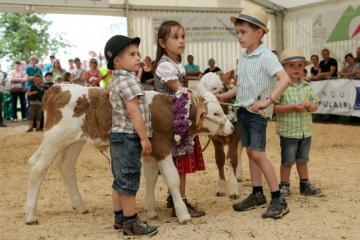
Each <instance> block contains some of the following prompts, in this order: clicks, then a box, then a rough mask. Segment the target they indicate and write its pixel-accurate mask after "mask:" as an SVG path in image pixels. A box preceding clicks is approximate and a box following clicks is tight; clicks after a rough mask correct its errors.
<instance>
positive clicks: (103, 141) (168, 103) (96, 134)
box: [25, 84, 233, 224]
mask: <svg viewBox="0 0 360 240" xmlns="http://www.w3.org/2000/svg"><path fill="white" fill-rule="evenodd" d="M145 105H146V106H147V107H148V109H149V110H150V112H151V121H152V129H153V135H152V139H151V144H152V149H153V152H152V155H151V157H148V158H146V159H143V166H144V168H143V170H144V175H145V180H146V196H145V209H146V210H147V212H148V215H149V217H155V216H156V215H157V214H156V212H155V206H154V205H155V200H154V198H155V197H154V191H155V184H156V180H157V177H158V170H160V172H161V174H162V176H163V177H164V178H165V181H166V184H167V186H168V188H169V189H170V191H171V194H172V196H173V200H174V205H175V209H176V215H177V216H178V220H179V222H180V223H183V222H185V221H188V220H190V219H191V217H190V215H189V213H188V211H187V208H186V206H185V204H184V202H183V201H182V199H181V196H180V191H179V175H178V171H177V169H176V167H175V166H174V163H173V160H172V157H171V146H172V143H173V137H174V134H173V133H172V123H173V114H172V112H171V107H172V98H171V97H170V96H168V95H164V94H159V93H157V92H154V91H146V92H145ZM43 106H44V111H45V114H46V118H45V128H46V131H45V133H44V138H43V141H42V143H41V144H40V146H39V147H38V149H37V150H36V152H35V153H34V154H33V155H32V157H31V158H30V160H29V167H30V173H29V182H28V193H27V200H26V207H25V208H26V209H25V211H26V223H27V224H37V216H36V208H37V201H38V195H39V191H40V186H41V183H42V181H43V179H44V177H45V175H46V172H47V170H48V168H49V166H50V165H51V164H52V163H53V162H54V161H55V160H56V161H57V162H58V163H59V167H60V172H61V175H62V177H63V179H64V183H65V185H66V188H67V190H68V192H69V194H70V198H71V202H72V206H73V208H74V209H76V210H77V211H78V212H79V213H87V212H88V210H87V208H86V206H85V204H84V202H83V200H82V198H81V196H80V193H79V189H78V186H77V182H76V173H75V162H76V160H77V158H78V156H79V154H80V151H81V149H82V147H83V145H84V143H85V142H90V143H93V144H94V145H95V146H96V147H97V148H99V149H104V148H106V147H108V145H109V143H108V133H109V131H110V129H111V105H110V102H109V95H108V93H107V91H105V90H102V89H100V88H87V87H82V86H80V85H73V84H60V85H55V86H53V87H52V88H50V89H49V90H48V91H47V92H46V93H45V95H44V99H43ZM190 119H191V121H192V133H193V134H200V133H206V134H209V135H214V134H224V135H229V134H231V133H232V131H233V125H232V124H231V123H230V122H229V120H228V119H227V117H226V115H225V114H224V112H223V110H222V108H221V106H220V104H219V102H218V101H217V99H216V97H215V96H214V95H212V94H210V93H205V94H203V95H202V96H201V97H194V98H192V104H191V108H190Z"/></svg>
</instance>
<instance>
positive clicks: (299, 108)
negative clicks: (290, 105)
mask: <svg viewBox="0 0 360 240" xmlns="http://www.w3.org/2000/svg"><path fill="white" fill-rule="evenodd" d="M294 110H295V112H303V111H305V104H304V103H299V104H294Z"/></svg>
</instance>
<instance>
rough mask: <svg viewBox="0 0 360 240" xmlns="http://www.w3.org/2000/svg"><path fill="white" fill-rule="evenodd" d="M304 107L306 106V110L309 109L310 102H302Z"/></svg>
mask: <svg viewBox="0 0 360 240" xmlns="http://www.w3.org/2000/svg"><path fill="white" fill-rule="evenodd" d="M304 107H305V108H306V110H309V109H310V108H311V103H309V102H304Z"/></svg>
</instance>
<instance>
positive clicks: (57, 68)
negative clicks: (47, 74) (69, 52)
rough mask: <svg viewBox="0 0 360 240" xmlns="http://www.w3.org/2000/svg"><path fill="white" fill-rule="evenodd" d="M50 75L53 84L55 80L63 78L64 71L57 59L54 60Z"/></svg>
mask: <svg viewBox="0 0 360 240" xmlns="http://www.w3.org/2000/svg"><path fill="white" fill-rule="evenodd" d="M51 72H52V75H53V82H55V83H57V82H56V79H58V78H59V76H60V77H61V78H63V77H64V74H65V70H64V69H63V68H62V67H61V63H60V60H59V59H55V60H54V62H53V66H52V71H51Z"/></svg>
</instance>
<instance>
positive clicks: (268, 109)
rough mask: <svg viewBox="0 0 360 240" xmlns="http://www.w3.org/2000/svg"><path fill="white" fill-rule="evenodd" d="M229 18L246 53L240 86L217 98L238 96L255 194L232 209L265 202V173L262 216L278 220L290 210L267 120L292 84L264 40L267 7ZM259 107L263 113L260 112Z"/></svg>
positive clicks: (240, 121)
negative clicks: (269, 148) (269, 147)
mask: <svg viewBox="0 0 360 240" xmlns="http://www.w3.org/2000/svg"><path fill="white" fill-rule="evenodd" d="M230 20H231V21H232V22H233V23H234V25H235V31H236V33H237V38H238V41H239V43H240V45H241V46H242V47H243V48H246V52H245V53H244V54H242V55H241V57H240V61H239V64H238V68H237V75H238V80H237V87H236V88H235V89H233V90H231V91H228V92H226V93H224V94H220V95H218V98H219V99H220V100H226V99H228V98H230V97H233V96H235V95H236V104H237V105H238V106H240V108H239V110H238V112H237V116H238V126H239V130H240V137H241V142H242V144H243V146H245V147H246V151H247V155H248V157H249V168H250V176H251V181H252V185H253V191H252V193H251V194H250V195H249V196H248V197H247V198H246V199H244V200H243V201H241V202H239V203H236V204H234V205H233V208H234V210H235V211H239V212H241V211H246V210H250V209H253V208H256V207H259V206H262V205H265V204H266V202H267V201H266V198H265V195H264V194H263V187H262V174H264V176H265V178H266V180H267V183H268V185H269V188H270V190H271V202H270V205H269V207H268V209H267V211H266V212H265V213H264V214H263V215H262V217H263V218H273V219H279V218H281V217H282V216H283V215H285V214H287V213H288V212H289V210H288V208H287V203H286V200H285V199H284V198H283V197H281V194H280V191H279V185H278V182H277V180H276V174H275V170H274V168H273V166H272V165H271V162H270V161H269V159H268V158H267V156H266V154H265V146H266V127H267V121H268V119H270V118H271V117H272V112H273V103H274V101H275V100H276V99H277V98H278V97H280V96H281V94H282V93H283V92H284V90H285V89H286V88H287V86H288V85H289V84H290V79H289V76H288V75H287V73H286V72H285V71H284V69H283V67H282V65H281V64H280V62H279V61H278V59H277V57H276V56H275V55H274V54H273V53H272V52H271V51H270V50H269V49H268V48H266V47H265V45H264V43H262V41H261V39H262V38H263V36H264V35H265V34H266V33H267V32H269V29H268V28H267V27H266V25H267V22H268V17H267V15H266V13H265V11H264V10H262V9H261V8H258V7H253V6H250V7H247V8H244V9H243V11H242V12H241V13H240V14H239V16H237V17H231V19H230ZM277 80H278V81H277ZM276 84H277V85H276ZM260 110H262V113H263V114H262V115H260V114H259V111H260ZM264 116H265V117H264Z"/></svg>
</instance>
